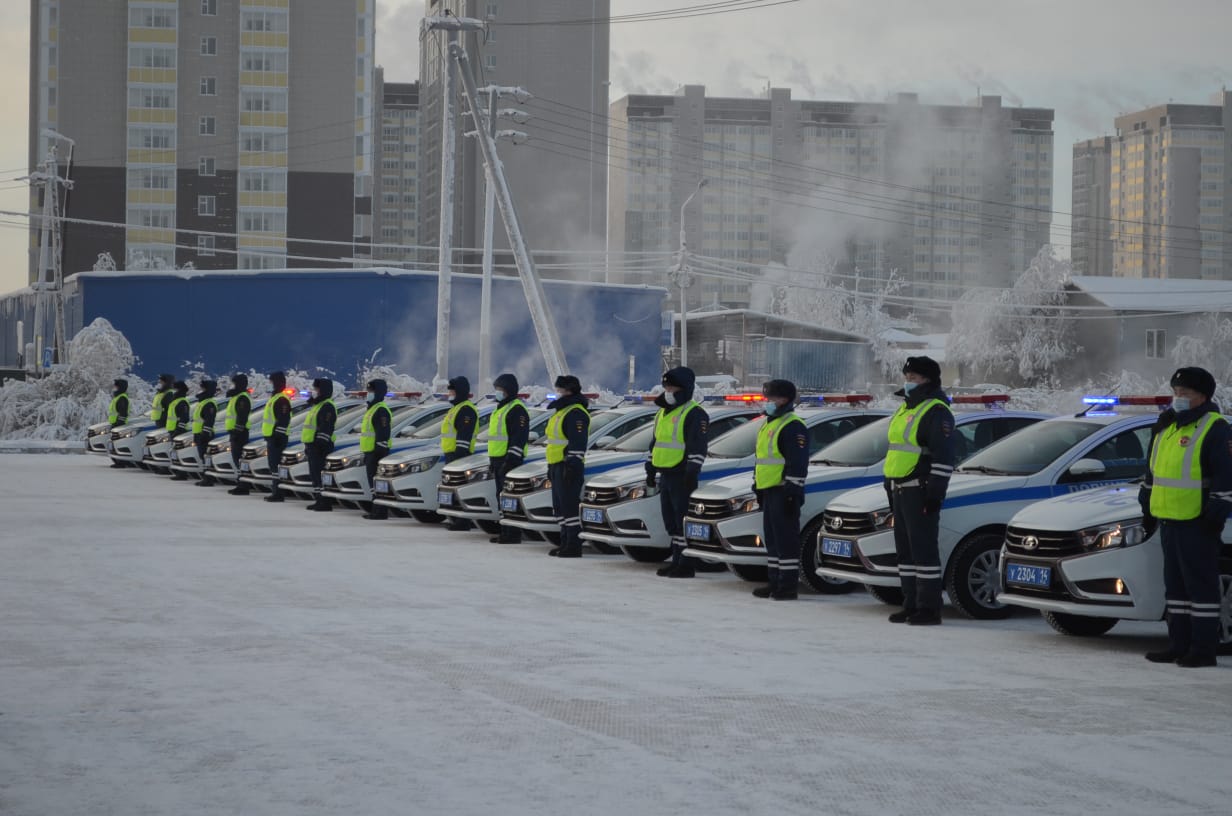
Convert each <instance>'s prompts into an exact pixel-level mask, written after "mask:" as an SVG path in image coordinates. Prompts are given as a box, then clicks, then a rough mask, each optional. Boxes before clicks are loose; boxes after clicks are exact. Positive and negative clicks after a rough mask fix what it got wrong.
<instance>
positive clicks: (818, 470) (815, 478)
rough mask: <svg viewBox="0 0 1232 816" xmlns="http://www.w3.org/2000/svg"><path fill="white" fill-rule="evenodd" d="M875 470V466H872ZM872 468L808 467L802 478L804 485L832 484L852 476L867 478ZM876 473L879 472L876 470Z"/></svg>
mask: <svg viewBox="0 0 1232 816" xmlns="http://www.w3.org/2000/svg"><path fill="white" fill-rule="evenodd" d="M874 467H875V468H876V467H877V466H874ZM872 469H873V468H866V467H845V466H841V465H809V469H808V474H807V475H806V476H805V477H804V483H805V484H806V485H811V484H819V483H821V482H833V481H835V480H838V479H847V478H850V477H852V476H867V475H868V473H867V471H869V470H872ZM877 472H878V473H880V470H879V468H878V471H877Z"/></svg>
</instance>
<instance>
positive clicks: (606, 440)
mask: <svg viewBox="0 0 1232 816" xmlns="http://www.w3.org/2000/svg"><path fill="white" fill-rule="evenodd" d="M615 441H616V437H614V436H601V437H599V439H598V440H597V441H596V442H595V444H594V447H595V448H606V447H609V446H610V445H611V444H612V443H613V442H615Z"/></svg>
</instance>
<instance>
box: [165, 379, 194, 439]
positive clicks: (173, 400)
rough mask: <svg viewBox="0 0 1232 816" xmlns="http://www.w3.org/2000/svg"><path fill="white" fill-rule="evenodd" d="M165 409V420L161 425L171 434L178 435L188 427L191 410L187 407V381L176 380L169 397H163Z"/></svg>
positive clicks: (190, 419)
mask: <svg viewBox="0 0 1232 816" xmlns="http://www.w3.org/2000/svg"><path fill="white" fill-rule="evenodd" d="M163 401H164V404H165V405H166V410H167V421H166V423H165V424H164V425H163V427H165V428H166V429H167V430H168V431H171V436H172V437H175V436H178V435H180V434H182V433H184V432H185V431H187V430H188V428H189V423H190V422H191V421H192V411H191V409H189V407H188V383H186V382H184V381H183V380H176V381H175V385H174V386H173V387H172V390H171V397H170V399H166V398H164V400H163Z"/></svg>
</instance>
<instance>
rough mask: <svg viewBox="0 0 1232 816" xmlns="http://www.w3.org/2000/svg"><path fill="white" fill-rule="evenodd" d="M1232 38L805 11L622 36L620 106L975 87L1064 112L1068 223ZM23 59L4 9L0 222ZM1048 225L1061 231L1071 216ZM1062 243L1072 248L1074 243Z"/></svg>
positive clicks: (408, 59)
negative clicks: (695, 89)
mask: <svg viewBox="0 0 1232 816" xmlns="http://www.w3.org/2000/svg"><path fill="white" fill-rule="evenodd" d="M102 1H104V2H117V0H102ZM577 2H578V4H579V7H580V8H581V9H583V10H587V11H588V10H589V7H590V3H589V2H586V0H577ZM697 2H700V0H679V2H675V3H671V4H670V5H672V6H684V5H693V4H695V3H697ZM612 5H613V9H612V13H613V14H614V15H619V14H626V13H631V12H639V11H652V10H658V9H662V8H664V0H613V3H612ZM423 8H424V3H423V0H379V9H380V14H379V20H378V26H377V58H378V62H380V63H381V64H383V65H384V66H385V69H386V71H385V75H386V78H387V79H388V80H390V81H399V80H413V79H416V78H417V77H418V72H419V68H418V66H419V57H418V54H417V51H416V49H417V45H418V40H417V25H418V20H419V18H420V16H421V15H422V13H423ZM1230 23H1232V0H1170V1H1169V2H1160V0H1029V2H1027V1H1026V0H1016V2H1009V1H1008V0H993V2H989V1H988V0H801V2H798V3H792V4H787V5H780V6H777V7H774V8H768V9H765V10H764V11H760V12H750V11H745V12H739V13H730V14H719V15H714V16H709V17H698V18H693V19H685V20H675V21H666V22H650V23H631V24H620V25H614V26H613V27H612V58H611V59H612V62H611V78H612V98H613V99H617V98H619V97H620V96H622V95H624V94H626V93H637V92H647V93H670V92H671V91H673V90H675V89H676V87H678V86H679V85H682V84H693V83H697V84H703V85H706V86H707V89H708V92H710V93H714V94H723V95H753V94H757V93H760V92H764V89H765V86H766V83H767V82H770V83H772V84H773V85H775V86H781V87H790V88H791V89H792V94H793V96H794V97H796V98H800V99H834V100H857V101H871V102H878V101H883V100H884V99H885V98H886V97H887V96H888V95H889V94H892V93H895V92H899V91H915V92H918V93H919V94H920V97H921V101H922V102H933V103H946V104H954V103H962V102H968V101H970V100H972V99H973V98H974V97H975V93H976V87H977V86H979V87H980V88H981V89H982V90H983V92H984V93H986V94H993V93H999V94H1001V95H1002V97H1003V98H1004V100H1005V101H1006V103H1007V104H1021V105H1027V106H1037V107H1051V108H1055V109H1056V112H1057V122H1056V137H1055V147H1056V154H1057V161H1056V166H1055V171H1056V172H1055V178H1054V180H1053V189H1054V207H1055V208H1056V209H1057V210H1058V211H1060V212H1063V213H1067V212H1068V211H1069V207H1070V161H1069V157H1070V147H1071V145H1072V143H1073V142H1075V141H1077V140H1079V139H1086V138H1090V137H1092V136H1098V135H1101V134H1104V133H1109V132H1111V130H1112V120H1113V117H1115V116H1116V115H1117V114H1118V113H1120V112H1124V111H1130V110H1135V109H1139V108H1143V107H1147V106H1149V105H1154V104H1159V103H1162V102H1167V101H1169V100H1172V101H1176V102H1191V103H1207V102H1208V101H1209V98H1210V96H1211V94H1212V93H1214V92H1216V91H1218V90H1219V89H1220V87H1221V86H1223V85H1225V84H1230V83H1232V56H1229V53H1230V52H1229V50H1228V32H1229V30H1230V25H1229V24H1230ZM565 33H566V34H567V33H568V30H567V29H566V30H565ZM28 45H29V4H28V3H26V2H24V1H23V2H19V1H18V0H3V2H0V94H2V97H0V98H3V100H4V103H5V104H4V112H5V114H6V115H5V116H4V118H3V120H0V170H4V171H6V172H4V173H3V174H0V209H8V210H24V209H25V207H26V202H27V194H26V192H25V191H24V190H23V189H21V188H19V187H17V186H16V185H15V184H14V183H13V182H12V181H11V179H12V178H13V177H14V176H16V175H20V174H21V173H20V171H19V172H11V171H12V170H13V169H14V168H20V167H23V166H24V165H25V163H26V127H27V125H26V121H27V119H26V111H27V109H28V100H27V90H28V83H27V72H28V70H29V62H28V60H29V55H28ZM510 79H511V80H512V79H513V78H510ZM68 135H73V134H68ZM515 192H516V191H515ZM2 220H5V221H10V220H12V219H11V218H8V217H3V219H2ZM1054 221H1055V222H1057V223H1062V224H1068V218H1067V217H1066V216H1056V217H1055V218H1054ZM1054 239H1055V240H1056V242H1057V243H1058V244H1062V245H1065V244H1068V241H1069V238H1068V232H1066V231H1061V230H1057V231H1055V232H1054ZM25 247H26V236H25V233H24V232H22V231H20V230H18V229H13V228H12V227H6V226H3V225H2V224H0V291H8V290H10V289H13V288H16V287H20V286H23V285H25V281H26V252H25ZM1060 249H1061V251H1062V252H1063V253H1068V247H1067V246H1062V247H1061V248H1060Z"/></svg>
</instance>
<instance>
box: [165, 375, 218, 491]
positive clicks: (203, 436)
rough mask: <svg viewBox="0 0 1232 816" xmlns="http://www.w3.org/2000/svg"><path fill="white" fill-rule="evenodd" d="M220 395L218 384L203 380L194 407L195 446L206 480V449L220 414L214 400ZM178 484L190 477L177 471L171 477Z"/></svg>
mask: <svg viewBox="0 0 1232 816" xmlns="http://www.w3.org/2000/svg"><path fill="white" fill-rule="evenodd" d="M217 395H218V383H217V382H215V381H214V380H202V381H201V390H200V391H199V392H197V401H196V402H195V403H193V407H192V426H191V429H190V430H191V431H192V435H193V444H194V446H195V447H196V448H197V462H199V463H200V464H199V467H200V468H201V478H202V479H204V478H205V449H206V448H207V447H209V444H210V440H211V439H213V438H214V417H215V416H217V414H218V406H217V405H216V404H215V403H214V398H215V397H216V396H217ZM171 478H172V479H174V480H175V481H177V482H185V481H188V475H187V474H185V473H181V472H180V471H176V472H175V473H174V474H172V476H171Z"/></svg>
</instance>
